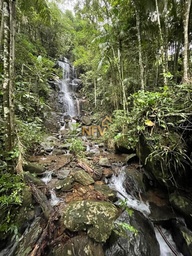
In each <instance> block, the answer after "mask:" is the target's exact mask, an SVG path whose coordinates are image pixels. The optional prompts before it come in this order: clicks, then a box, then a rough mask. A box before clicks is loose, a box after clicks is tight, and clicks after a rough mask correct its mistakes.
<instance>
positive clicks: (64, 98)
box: [58, 58, 77, 117]
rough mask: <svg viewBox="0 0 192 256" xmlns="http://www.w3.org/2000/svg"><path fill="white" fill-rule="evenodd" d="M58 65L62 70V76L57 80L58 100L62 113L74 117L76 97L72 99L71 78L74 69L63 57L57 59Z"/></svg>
mask: <svg viewBox="0 0 192 256" xmlns="http://www.w3.org/2000/svg"><path fill="white" fill-rule="evenodd" d="M58 65H59V66H60V67H61V68H62V70H63V78H62V79H61V80H60V81H59V87H60V92H59V102H60V103H61V104H62V106H63V113H64V114H65V115H69V116H71V117H74V116H76V115H77V110H76V108H77V107H76V99H74V95H73V94H74V91H73V86H72V80H73V79H74V69H73V68H72V67H71V65H70V63H69V61H68V60H67V59H66V58H64V60H63V61H58Z"/></svg>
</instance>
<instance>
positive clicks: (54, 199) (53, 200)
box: [50, 189, 62, 206]
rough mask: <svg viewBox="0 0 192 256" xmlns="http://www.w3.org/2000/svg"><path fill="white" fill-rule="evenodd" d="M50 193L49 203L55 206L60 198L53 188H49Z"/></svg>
mask: <svg viewBox="0 0 192 256" xmlns="http://www.w3.org/2000/svg"><path fill="white" fill-rule="evenodd" d="M50 195H51V198H50V204H51V205H52V206H56V205H58V204H59V203H60V202H61V201H62V200H61V199H59V198H58V197H57V196H56V193H55V190H54V189H51V190H50Z"/></svg>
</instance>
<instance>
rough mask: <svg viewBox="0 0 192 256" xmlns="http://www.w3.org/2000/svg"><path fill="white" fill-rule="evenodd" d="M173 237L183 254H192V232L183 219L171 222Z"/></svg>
mask: <svg viewBox="0 0 192 256" xmlns="http://www.w3.org/2000/svg"><path fill="white" fill-rule="evenodd" d="M171 232H172V236H173V239H174V241H175V243H176V245H177V247H178V249H179V250H180V252H181V253H182V254H183V255H189V256H191V255H192V232H191V231H190V230H189V229H188V228H187V226H186V224H185V222H184V221H183V220H182V219H179V218H178V219H175V220H172V222H171Z"/></svg>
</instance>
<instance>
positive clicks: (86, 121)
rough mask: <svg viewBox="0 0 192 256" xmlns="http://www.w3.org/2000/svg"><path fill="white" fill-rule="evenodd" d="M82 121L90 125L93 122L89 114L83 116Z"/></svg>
mask: <svg viewBox="0 0 192 256" xmlns="http://www.w3.org/2000/svg"><path fill="white" fill-rule="evenodd" d="M81 122H82V124H83V125H90V124H91V119H90V117H89V116H83V117H82V118H81Z"/></svg>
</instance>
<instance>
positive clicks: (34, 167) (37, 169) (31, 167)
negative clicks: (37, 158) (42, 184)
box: [23, 163, 45, 174]
mask: <svg viewBox="0 0 192 256" xmlns="http://www.w3.org/2000/svg"><path fill="white" fill-rule="evenodd" d="M23 170H24V171H25V172H30V173H35V174H43V173H44V171H45V169H44V167H43V166H41V165H39V164H35V163H27V164H24V166H23Z"/></svg>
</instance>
